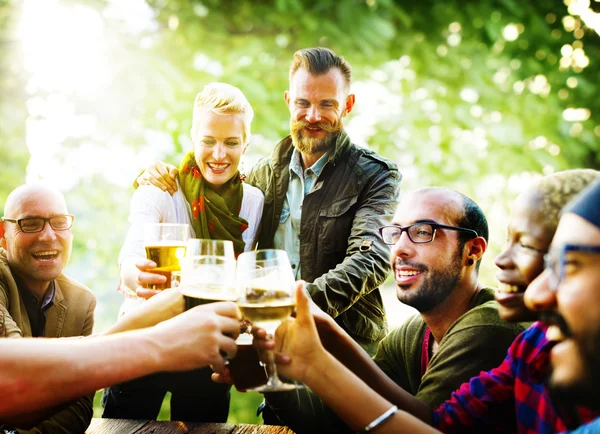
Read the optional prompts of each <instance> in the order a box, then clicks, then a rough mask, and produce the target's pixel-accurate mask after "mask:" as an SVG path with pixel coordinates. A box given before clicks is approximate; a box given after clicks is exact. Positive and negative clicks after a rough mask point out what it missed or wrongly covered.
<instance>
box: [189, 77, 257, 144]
mask: <svg viewBox="0 0 600 434" xmlns="http://www.w3.org/2000/svg"><path fill="white" fill-rule="evenodd" d="M200 108H205V109H208V110H210V111H212V112H213V113H217V114H222V115H232V114H241V115H242V122H243V124H244V137H243V139H244V142H245V143H248V141H249V140H250V125H251V124H252V119H253V118H254V110H252V106H251V105H250V103H249V102H248V100H247V99H246V97H245V96H244V94H243V93H242V91H241V90H239V89H238V88H237V87H235V86H232V85H230V84H227V83H216V82H215V83H209V84H207V85H206V86H204V89H202V92H200V93H199V94H198V95H196V100H195V101H194V110H193V115H192V130H191V133H192V137H194V136H195V134H196V125H197V124H198V122H199V121H200V110H199V109H200Z"/></svg>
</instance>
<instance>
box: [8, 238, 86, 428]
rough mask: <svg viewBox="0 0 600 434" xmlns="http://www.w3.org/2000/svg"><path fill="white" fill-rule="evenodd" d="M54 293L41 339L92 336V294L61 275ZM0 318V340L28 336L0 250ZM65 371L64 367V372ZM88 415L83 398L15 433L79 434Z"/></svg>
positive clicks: (24, 311) (26, 320)
mask: <svg viewBox="0 0 600 434" xmlns="http://www.w3.org/2000/svg"><path fill="white" fill-rule="evenodd" d="M55 289H56V294H55V297H54V304H53V305H52V306H51V307H50V308H49V309H48V310H47V311H46V334H45V337H47V338H62V337H70V336H89V335H90V334H92V329H93V327H94V309H95V308H96V297H95V296H94V294H93V293H92V291H91V290H89V289H88V288H87V287H85V286H84V285H82V284H81V283H79V282H77V281H75V280H73V279H71V278H69V277H67V276H65V275H64V274H62V275H61V276H59V277H58V279H56V280H55ZM0 316H2V317H3V318H4V325H3V327H2V328H0V332H2V333H1V334H0V337H8V338H21V337H31V336H32V333H31V325H30V323H29V316H28V314H27V309H26V308H25V304H24V302H23V299H22V297H21V294H20V293H19V289H18V287H17V284H16V282H15V279H14V277H13V275H12V272H11V270H10V267H9V266H8V262H7V260H6V252H5V251H4V249H2V248H0ZM68 368H69V367H68V366H65V369H68ZM39 375H40V381H43V377H44V373H43V372H40V374H39ZM0 392H1V391H0ZM92 414H93V409H92V399H91V397H90V396H86V397H82V398H80V399H78V400H76V401H73V402H71V403H70V404H68V405H66V406H64V407H62V408H60V409H57V412H56V413H55V414H54V415H52V417H50V418H49V419H46V420H44V421H43V422H40V423H39V424H38V425H36V426H35V427H34V428H32V429H30V430H19V432H20V433H31V434H40V433H42V434H47V433H48V434H53V433H78V432H80V433H83V432H85V430H86V428H87V427H88V426H89V424H90V421H91V420H92ZM1 422H2V421H0V423H1Z"/></svg>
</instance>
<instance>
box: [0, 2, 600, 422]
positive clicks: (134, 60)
mask: <svg viewBox="0 0 600 434" xmlns="http://www.w3.org/2000/svg"><path fill="white" fill-rule="evenodd" d="M47 2H48V4H52V5H54V6H53V7H57V8H61V10H63V11H66V14H67V15H63V19H62V21H60V22H58V21H56V20H55V21H53V20H52V17H48V20H47V21H48V23H47V26H46V27H40V28H37V29H36V28H35V27H34V30H33V32H34V33H35V32H36V31H37V32H47V34H42V35H41V36H42V38H43V37H46V36H47V37H48V38H51V37H53V35H54V36H55V34H56V33H57V32H59V33H60V32H62V33H60V34H61V35H66V36H65V38H64V41H65V43H64V44H63V45H60V44H57V45H55V46H52V47H51V53H49V54H50V55H51V56H56V58H57V59H68V62H66V61H65V64H64V65H60V64H58V65H56V67H57V68H60V67H61V66H64V71H65V76H67V75H68V74H69V73H71V72H72V70H73V68H75V71H77V70H78V69H77V68H84V69H82V71H87V70H85V66H86V65H85V64H84V63H85V61H86V60H85V59H88V60H87V61H88V62H89V59H92V60H98V61H99V62H100V61H103V62H104V63H101V64H100V65H101V66H102V65H104V66H106V70H105V72H104V74H105V75H104V76H103V77H104V80H103V81H102V83H101V85H100V86H97V87H96V88H93V89H92V88H89V89H88V88H85V87H81V86H80V87H78V86H77V85H76V83H73V84H72V86H68V85H63V86H62V87H61V86H57V85H54V86H46V87H44V86H43V85H40V83H41V82H40V80H39V77H40V76H42V75H43V74H44V71H43V70H39V69H38V70H36V69H35V68H32V67H31V66H28V64H29V63H30V62H29V60H28V57H27V54H26V53H27V50H26V48H27V36H24V35H23V33H22V32H21V31H20V23H21V22H22V20H24V19H26V18H27V17H29V16H30V15H35V14H36V13H37V14H42V13H43V12H42V10H41V9H39V7H40V4H41V2H38V3H35V1H34V0H25V1H19V0H0V62H1V63H0V155H2V158H1V159H0V203H3V202H4V199H5V198H6V195H7V194H8V193H9V192H10V191H11V190H12V189H13V188H14V187H15V186H17V185H19V184H21V183H23V182H25V180H26V179H27V180H42V181H44V182H52V183H56V184H57V185H59V186H61V187H62V188H63V189H64V190H65V192H66V196H67V201H68V203H69V206H70V210H71V211H72V212H73V213H74V214H75V215H76V217H77V219H76V225H75V249H74V253H73V257H72V260H71V264H70V265H69V269H68V272H69V273H70V274H72V275H74V276H75V277H77V278H78V279H80V280H82V281H83V282H85V283H86V284H87V285H88V286H90V287H91V288H93V290H94V291H95V292H96V294H97V295H98V299H99V303H98V311H97V330H103V329H105V328H106V327H107V326H108V325H109V324H111V323H112V322H113V321H114V320H115V318H116V312H117V311H118V306H119V305H120V303H121V299H120V296H119V295H117V294H116V292H115V286H116V283H117V279H118V269H117V265H116V257H117V255H118V251H119V248H120V245H121V243H122V240H123V239H124V235H125V232H126V230H127V214H128V203H129V199H130V196H131V193H132V189H131V188H130V184H129V182H130V181H131V180H133V178H134V177H135V175H136V174H137V173H138V172H139V171H140V170H141V169H142V168H143V167H145V166H146V165H148V164H150V163H151V162H152V161H153V160H155V159H165V160H167V161H169V162H172V163H177V162H178V161H179V159H180V158H181V156H182V154H183V153H184V152H185V150H187V149H188V148H189V146H190V143H189V138H188V131H189V129H190V122H191V106H192V102H193V99H194V96H195V94H196V93H197V92H198V91H199V90H200V89H201V88H202V86H203V85H204V84H206V83H207V82H210V81H225V82H229V83H232V84H234V85H236V86H238V87H240V88H241V89H242V90H243V91H244V92H245V93H246V95H247V97H248V99H249V100H250V102H251V103H252V104H253V106H254V108H255V112H256V117H255V121H254V123H253V132H254V135H253V139H252V145H251V148H250V150H249V153H248V154H247V155H246V157H245V161H244V165H245V167H250V166H251V164H252V162H254V161H255V160H256V159H257V158H258V157H259V156H263V155H267V154H268V153H269V151H270V150H271V149H272V147H273V146H274V144H275V143H276V142H277V141H278V140H280V139H281V138H282V137H283V136H285V135H286V134H287V131H288V113H287V111H286V107H285V105H284V103H283V98H282V95H283V91H284V90H285V89H286V86H287V69H288V66H289V62H290V60H291V57H292V55H293V53H294V51H295V50H297V49H299V48H303V47H308V46H326V47H329V48H332V49H333V50H335V51H336V52H337V53H339V54H342V55H344V56H345V57H346V58H347V59H348V60H349V61H350V62H351V64H352V65H353V70H354V91H355V92H356V94H357V104H356V106H355V110H354V111H353V113H352V114H351V115H350V116H349V117H348V118H347V127H348V130H349V131H350V132H351V135H352V136H353V137H354V138H355V141H357V142H358V143H360V144H365V145H367V144H368V146H369V147H370V148H372V149H374V150H376V151H377V152H379V153H380V154H382V155H384V156H386V157H388V158H391V159H393V160H395V161H397V162H398V164H399V166H400V168H401V171H402V172H403V173H404V181H403V189H404V190H407V189H410V188H415V187H419V186H426V185H444V186H449V187H452V188H455V189H457V190H460V191H462V192H464V193H466V194H467V195H469V196H471V197H473V198H474V199H475V200H476V201H478V203H480V205H481V206H482V207H483V208H484V211H486V213H487V214H488V216H489V217H490V225H491V228H492V230H491V247H490V253H488V254H487V255H486V256H487V259H486V261H485V262H484V266H483V268H482V276H483V280H484V282H485V283H487V284H491V285H493V284H494V277H493V276H494V266H493V262H492V260H493V257H494V256H495V254H496V253H498V251H499V249H500V247H501V245H502V241H503V238H504V228H505V225H506V216H507V210H508V207H509V204H510V201H511V200H513V199H514V197H515V195H516V194H517V193H518V191H519V190H520V188H522V187H523V185H525V184H526V183H527V182H528V180H529V179H530V178H531V177H532V176H535V175H539V174H544V173H551V172H553V171H557V170H563V169H568V168H575V167H590V168H596V169H598V168H600V157H599V153H598V151H599V148H600V142H599V141H600V98H598V97H597V94H598V84H597V83H598V77H599V76H600V75H599V69H600V64H599V62H598V59H599V54H600V39H599V37H598V33H597V32H596V31H594V30H593V29H588V28H587V27H585V25H584V23H583V22H582V20H581V19H580V17H579V16H578V13H577V9H576V8H575V7H574V5H575V4H576V3H577V2H576V1H575V0H565V2H564V3H562V2H560V1H557V0H519V1H516V0H479V1H477V2H469V1H462V0H454V1H451V0H446V1H443V2H442V1H434V0H421V1H419V2H409V1H401V0H395V1H394V0H320V1H312V0H256V1H250V0H236V1H234V0H204V1H196V0H148V1H147V3H144V1H143V0H138V1H131V2H124V3H129V4H130V5H129V6H128V7H130V8H131V10H129V11H128V10H126V9H127V8H125V7H124V6H123V3H121V2H117V1H114V0H113V1H110V0H87V1H86V0H47ZM119 3H120V6H119ZM44 4H46V3H44ZM32 5H33V6H32ZM569 5H570V7H569ZM592 7H593V8H595V12H599V9H600V7H599V6H598V3H597V2H592ZM36 8H38V9H36ZM119 8H122V10H121V12H118V13H115V12H114V11H115V10H117V11H118V10H119ZM136 8H137V9H136ZM82 10H83V11H89V12H90V13H93V14H94V17H95V19H96V22H100V23H101V35H100V37H99V38H97V39H95V40H93V41H94V42H98V44H97V45H94V46H91V45H90V47H89V48H88V49H87V50H84V51H81V52H80V51H77V46H76V45H70V44H71V43H73V44H75V43H76V42H77V40H78V39H79V38H82V37H83V34H82V33H81V32H82V30H81V28H78V27H76V26H75V27H74V25H75V23H74V21H76V19H77V18H76V17H77V15H73V16H72V18H71V19H68V17H69V15H68V14H69V13H75V12H73V11H80V12H81V11H82ZM139 11H142V12H144V13H145V14H142V15H143V16H142V17H141V18H140V17H138V15H139V14H138V13H139ZM64 16H67V19H64ZM144 17H146V18H145V19H144ZM134 18H135V19H136V20H137V21H135V20H134ZM140 22H141V24H140ZM84 30H85V29H84ZM84 30H83V31H84ZM29 31H30V34H29V36H30V37H31V32H32V31H31V30H29ZM78 32H79V33H78ZM39 36H40V35H39V34H38V35H37V37H39ZM70 50H71V51H70ZM93 50H97V51H93ZM46 54H48V53H46ZM84 55H85V56H88V57H85V56H84ZM82 59H83V60H82ZM59 70H60V69H59ZM106 71H108V72H106ZM92 72H93V71H92ZM40 74H42V75H40ZM90 75H93V74H90ZM75 77H76V78H77V75H75ZM80 78H85V77H80ZM57 101H58V102H59V103H60V104H62V105H60V104H58V103H57ZM57 104H58V105H57ZM65 106H66V107H67V109H66V111H67V112H68V114H69V116H71V117H70V118H68V119H70V121H69V122H59V121H57V119H56V117H57V113H60V111H59V108H60V107H63V108H64V107H65ZM40 107H42V108H40ZM569 108H577V109H586V110H587V112H586V111H585V110H584V111H583V113H584V114H583V115H580V116H579V120H573V119H572V118H569V116H567V115H566V114H564V113H565V110H566V109H569ZM89 119H93V123H92V125H93V127H85V125H87V124H86V123H85V122H84V121H85V120H89ZM43 121H46V124H42V122H43ZM40 125H51V126H52V128H54V129H58V130H61V132H62V133H63V134H62V135H60V136H57V137H58V138H57V137H54V136H48V137H47V138H44V139H43V140H42V143H43V144H44V145H46V142H44V140H47V147H48V149H51V150H53V151H52V152H51V155H50V157H48V159H47V160H45V159H44V158H42V159H41V160H40V157H39V156H38V157H36V153H38V152H40V151H39V148H36V147H35V146H32V145H31V143H32V141H33V137H37V136H39V134H40V133H39V131H38V130H36V128H40ZM40 131H45V130H40ZM38 140H39V138H38ZM73 155H79V157H78V159H76V160H75V161H73ZM99 156H100V157H101V156H105V157H107V159H106V160H102V161H103V162H102V164H99V163H98V161H97V160H98V157H99ZM36 158H38V160H36ZM114 168H117V171H118V175H119V176H117V175H115V174H114V171H113V172H111V169H114ZM65 179H66V180H67V181H65ZM237 402H239V403H241V404H239V405H238V404H237ZM254 406H255V402H252V403H250V402H248V403H246V401H245V400H240V399H239V398H237V397H236V408H235V409H234V410H233V411H232V418H233V420H238V421H248V422H250V421H254V420H255V419H253V418H252V416H250V414H251V411H252V410H253V409H254V408H255V407H254Z"/></svg>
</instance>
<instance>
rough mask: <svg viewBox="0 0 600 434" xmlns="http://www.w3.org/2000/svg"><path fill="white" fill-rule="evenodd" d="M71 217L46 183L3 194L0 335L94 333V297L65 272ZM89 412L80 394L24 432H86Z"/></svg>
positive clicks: (60, 197) (89, 405) (61, 198)
mask: <svg viewBox="0 0 600 434" xmlns="http://www.w3.org/2000/svg"><path fill="white" fill-rule="evenodd" d="M73 221H74V217H73V216H72V215H71V214H69V212H68V210H67V204H66V202H65V198H64V196H63V195H62V193H60V192H59V191H58V190H55V189H53V188H50V187H48V186H44V185H39V184H26V185H22V186H20V187H17V188H16V189H15V190H14V191H13V192H12V193H10V195H9V196H8V198H7V199H6V204H5V206H4V217H2V221H1V223H0V235H1V238H0V245H1V246H2V248H1V249H0V315H2V316H3V318H4V327H3V329H2V330H1V333H0V337H8V338H22V337H46V338H59V337H71V336H89V335H91V334H92V329H93V327H94V309H95V307H96V297H95V296H94V294H93V293H92V291H91V290H90V289H88V288H87V287H85V286H84V285H82V284H81V283H79V282H77V281H75V280H73V279H71V278H69V277H67V276H65V275H64V274H63V269H64V268H65V266H66V265H67V263H68V262H69V258H70V256H71V248H72V243H73V233H72V232H71V227H72V225H73ZM40 375H43V374H42V373H41V374H40ZM92 414H93V409H92V399H91V397H90V396H87V397H83V398H80V399H77V400H76V401H73V402H71V403H70V404H68V405H66V406H63V407H61V408H57V411H56V413H55V414H53V415H52V416H51V417H50V418H49V419H46V420H44V421H42V422H41V423H39V424H38V425H36V426H35V427H34V428H33V429H32V430H31V431H28V432H32V433H55V432H56V433H58V432H60V433H62V432H84V431H85V429H86V428H87V427H88V425H89V423H90V420H91V418H92Z"/></svg>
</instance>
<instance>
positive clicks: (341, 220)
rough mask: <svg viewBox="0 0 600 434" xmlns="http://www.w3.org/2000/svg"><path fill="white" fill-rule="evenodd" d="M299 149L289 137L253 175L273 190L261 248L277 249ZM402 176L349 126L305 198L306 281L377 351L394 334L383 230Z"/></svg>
mask: <svg viewBox="0 0 600 434" xmlns="http://www.w3.org/2000/svg"><path fill="white" fill-rule="evenodd" d="M293 149H294V146H293V144H292V140H291V138H290V137H287V138H285V139H284V140H282V141H281V142H280V143H279V144H278V145H277V146H276V147H275V150H274V151H273V153H272V155H271V156H270V157H268V158H264V159H262V160H260V161H259V162H258V163H257V164H256V165H255V166H254V167H253V169H252V171H251V172H250V174H249V175H248V178H247V180H246V181H247V182H248V183H249V184H252V185H254V186H256V187H258V188H259V189H261V190H262V192H263V193H264V195H265V204H264V208H263V217H262V226H261V230H260V233H259V236H258V248H261V249H265V248H272V247H273V239H274V236H275V231H276V230H277V225H278V224H279V217H280V215H281V210H282V208H283V203H284V200H285V196H286V193H287V190H288V183H289V164H290V160H291V156H292V152H293ZM400 180H401V175H400V172H399V171H398V167H397V165H396V164H395V163H394V162H392V161H389V160H387V159H385V158H383V157H380V156H379V155H377V154H376V153H375V152H373V151H370V150H368V149H366V148H362V147H358V146H356V145H354V144H352V143H351V141H350V138H349V137H348V135H347V134H346V133H345V132H342V133H340V135H339V136H338V139H337V141H336V144H335V150H334V152H333V153H332V154H331V156H330V157H329V160H328V161H327V163H326V164H325V166H324V168H323V171H322V172H321V175H320V176H319V178H318V179H317V181H316V182H315V186H314V188H313V190H312V191H311V192H310V193H309V194H307V195H306V196H305V197H304V200H303V203H302V217H301V224H300V268H301V270H302V279H303V280H305V281H307V282H309V285H308V286H307V289H308V291H309V293H310V295H311V297H312V299H313V300H314V301H315V303H316V304H317V305H318V306H319V307H320V308H321V309H323V310H324V311H326V312H327V313H328V314H329V315H331V316H332V317H333V318H335V319H336V321H337V322H338V323H339V324H340V325H341V326H342V328H344V329H345V330H346V331H347V332H348V333H349V334H350V336H352V337H353V338H354V339H356V340H357V342H358V343H360V344H361V345H362V346H363V347H365V349H367V351H369V352H370V353H371V354H373V353H374V351H375V350H376V348H377V342H379V340H381V339H382V338H383V337H384V336H385V335H386V332H387V322H386V318H385V310H384V307H383V302H382V299H381V294H380V293H379V289H378V287H379V286H380V285H381V284H383V282H384V281H385V279H386V277H387V274H388V272H389V264H388V262H389V248H388V246H386V245H385V244H384V243H383V241H382V240H381V238H380V236H379V232H378V228H379V227H380V226H382V225H385V224H389V221H390V219H391V216H392V215H393V213H394V212H395V209H396V206H397V201H398V193H399V189H400V188H399V187H400Z"/></svg>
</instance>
